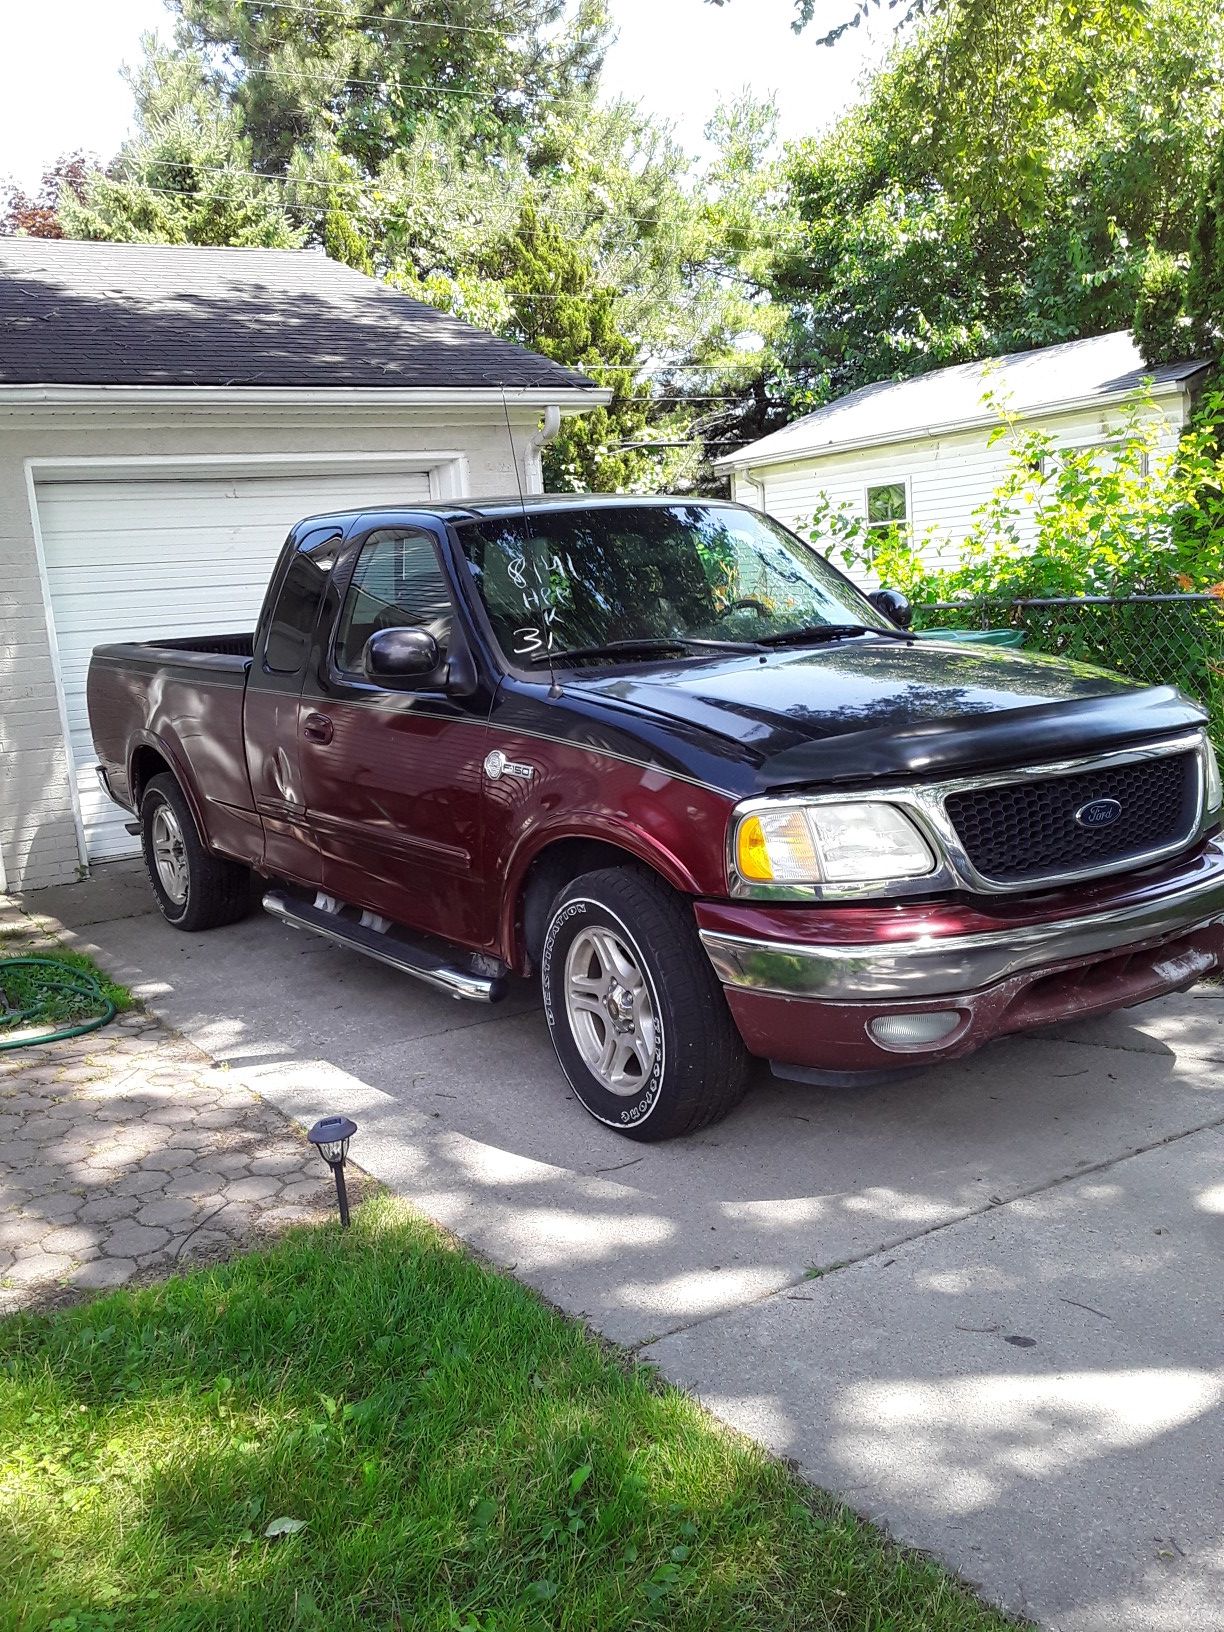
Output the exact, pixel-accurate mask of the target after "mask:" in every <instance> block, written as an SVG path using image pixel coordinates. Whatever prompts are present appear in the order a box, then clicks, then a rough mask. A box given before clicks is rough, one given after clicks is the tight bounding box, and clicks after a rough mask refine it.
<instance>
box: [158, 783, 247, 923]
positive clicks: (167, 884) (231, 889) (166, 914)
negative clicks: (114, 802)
mask: <svg viewBox="0 0 1224 1632" xmlns="http://www.w3.org/2000/svg"><path fill="white" fill-rule="evenodd" d="M140 844H141V849H142V850H143V852H144V863H145V867H146V868H147V869H148V874H149V882H150V883H151V884H152V886H153V894H154V895H155V896H156V897H157V904H158V906H159V907H160V908H161V914H162V917H163V918H164V919H165V920H166V922H167V923H168V924H173V925H174V927H175V929H185V930H188V931H196V930H202V929H218V928H219V927H220V926H221V925H222V924H233V923H237V921H238V919H239V918H245V917H246V915H247V913H248V912H249V911H250V907H251V874H250V869H249V868H247V867H243V866H242V865H241V863H240V862H237V861H229V860H227V859H226V857H224V856H215V855H213V853H212V851H211V850H206V849H205V848H204V846H203V844H202V843H201V842H200V836H199V834H198V833H197V832H196V824H195V818H194V816H192V814H191V806H190V805H189V804H188V803H187V801H186V799H185V798H184V797H183V790H182V789H181V788H180V787H179V785H178V783H177V782H176V781H175V779H174V777H173V776H171V775H169V773H163V774H162V775H161V776H155V777H152V778H151V779H150V781H149V785H148V786H147V787H146V788H145V790H144V793H143V794H142V795H141V799H140Z"/></svg>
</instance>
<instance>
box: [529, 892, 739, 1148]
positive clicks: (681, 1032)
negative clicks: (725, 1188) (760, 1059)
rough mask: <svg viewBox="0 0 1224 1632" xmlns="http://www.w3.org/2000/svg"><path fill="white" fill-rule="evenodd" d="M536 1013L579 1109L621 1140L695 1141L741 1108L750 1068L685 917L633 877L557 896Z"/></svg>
mask: <svg viewBox="0 0 1224 1632" xmlns="http://www.w3.org/2000/svg"><path fill="white" fill-rule="evenodd" d="M540 981H541V986H542V989H543V996H544V1013H545V1016H546V1018H547V1020H548V1029H549V1032H550V1034H551V1036H552V1041H553V1047H554V1048H555V1049H556V1051H557V1058H558V1060H559V1061H560V1064H561V1069H562V1070H563V1071H564V1072H565V1075H566V1077H567V1078H568V1080H569V1083H570V1086H571V1087H572V1088H573V1090H574V1094H575V1096H576V1098H577V1099H578V1102H579V1104H580V1105H581V1106H582V1107H583V1109H584V1110H586V1111H588V1112H589V1113H590V1115H591V1116H593V1117H594V1118H595V1119H596V1121H598V1122H602V1123H604V1124H605V1126H607V1127H610V1128H615V1129H616V1131H617V1132H618V1133H623V1134H624V1135H625V1136H626V1137H627V1138H629V1139H639V1140H642V1141H656V1140H660V1139H673V1138H676V1137H677V1136H678V1135H680V1134H685V1133H693V1132H695V1131H696V1130H697V1129H698V1128H704V1127H707V1126H708V1125H709V1124H710V1123H711V1122H717V1121H718V1120H719V1119H720V1118H721V1117H724V1116H726V1114H727V1112H728V1111H730V1110H731V1109H732V1107H733V1106H735V1105H736V1104H738V1103H739V1101H740V1100H741V1099H742V1098H743V1095H744V1092H745V1090H746V1088H747V1086H748V1072H749V1061H748V1054H747V1050H746V1049H745V1048H744V1045H743V1042H742V1041H741V1039H740V1035H739V1033H738V1032H737V1031H736V1029H735V1025H734V1023H733V1021H732V1019H731V1014H730V1011H729V1010H728V1008H727V1004H726V999H725V998H724V997H723V992H722V987H721V985H720V984H719V981H718V978H717V977H716V975H715V973H714V971H713V969H712V968H711V967H710V962H709V959H708V958H707V957H706V954H705V951H704V949H703V948H702V945H701V942H700V941H699V939H698V937H697V932H696V929H695V926H694V924H693V915H692V908H691V907H690V905H689V903H688V902H687V901H686V900H685V899H684V898H683V897H681V896H678V895H676V894H675V893H674V891H672V890H670V889H668V888H667V886H666V885H665V884H663V883H662V882H661V881H660V880H658V879H656V878H655V877H654V876H653V874H650V873H647V872H645V871H644V870H642V869H639V868H636V867H608V868H603V869H601V870H600V871H599V872H594V873H586V874H584V875H583V876H582V877H581V878H577V879H575V880H574V882H573V883H572V884H569V885H567V886H566V888H565V889H563V890H562V891H561V893H560V894H559V895H558V896H557V899H556V901H555V902H554V903H553V906H552V910H551V912H550V914H549V922H548V928H547V930H546V932H545V935H544V949H543V952H542V954H541V957H540Z"/></svg>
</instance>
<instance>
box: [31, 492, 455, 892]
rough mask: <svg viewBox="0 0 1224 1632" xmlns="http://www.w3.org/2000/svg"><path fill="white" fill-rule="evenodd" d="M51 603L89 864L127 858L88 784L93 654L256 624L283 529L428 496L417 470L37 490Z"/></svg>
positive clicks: (126, 842) (120, 835)
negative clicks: (88, 685) (108, 646)
mask: <svg viewBox="0 0 1224 1632" xmlns="http://www.w3.org/2000/svg"><path fill="white" fill-rule="evenodd" d="M37 495H38V517H39V524H40V527H41V531H42V538H43V551H44V554H45V557H46V563H47V579H48V586H49V589H50V593H51V609H52V612H53V614H54V618H55V632H56V637H57V640H58V644H59V656H60V670H61V673H62V675H63V681H64V693H65V700H66V703H67V711H68V725H69V741H70V747H71V754H72V763H73V767H74V774H75V776H76V782H77V789H78V792H79V795H80V801H81V814H82V818H83V821H84V827H85V841H86V845H87V848H88V851H89V856H90V859H91V860H94V861H106V860H110V859H112V858H114V857H118V856H129V855H133V854H135V853H136V851H138V850H139V848H140V846H139V842H138V841H137V840H135V839H133V838H132V836H131V835H130V834H129V833H126V832H125V831H124V827H123V824H124V822H125V821H128V820H130V818H129V817H128V816H126V815H125V814H124V813H123V812H122V811H121V810H119V808H118V806H116V805H113V804H112V803H111V802H110V800H109V799H107V797H106V796H105V794H104V793H103V792H102V790H101V788H100V787H99V786H98V782H97V778H96V776H95V774H94V765H95V763H96V761H95V757H94V751H93V740H92V738H91V736H90V731H89V717H88V714H87V712H86V707H85V676H86V671H87V670H88V667H89V654H90V653H91V652H92V650H93V648H94V647H95V646H101V645H104V644H105V643H106V642H108V641H116V640H153V639H156V638H157V637H159V636H164V635H207V634H226V633H233V632H237V631H241V630H249V629H253V628H254V627H255V620H256V618H257V616H258V614H259V608H260V605H261V603H262V601H263V593H264V589H265V588H266V586H267V582H268V575H269V573H270V572H271V570H272V564H273V562H274V561H275V560H276V556H277V552H278V551H279V550H280V547H281V545H282V544H283V543H284V541H285V535H286V534H287V533H288V531H289V529H290V527H291V526H292V525H293V523H294V522H295V521H297V520H299V519H300V518H301V517H302V516H308V515H311V514H314V513H316V512H318V511H323V510H339V509H352V508H356V507H358V506H360V505H363V504H381V503H387V502H391V501H404V500H413V499H427V498H428V497H429V477H428V474H427V473H425V472H421V471H412V472H406V471H402V470H401V471H396V470H394V469H389V470H371V469H369V468H367V467H365V466H362V467H361V468H360V469H356V468H355V469H353V470H351V471H349V472H347V473H343V474H341V473H333V474H330V475H293V474H286V475H279V476H266V475H265V476H242V475H238V476H233V477H228V476H215V475H211V474H210V475H208V476H191V475H187V476H183V475H180V476H175V477H165V478H160V477H159V478H157V479H149V478H146V477H143V476H142V477H140V478H130V477H124V478H123V479H115V478H112V479H109V480H90V481H59V480H56V481H51V482H40V483H39V484H38V488H37Z"/></svg>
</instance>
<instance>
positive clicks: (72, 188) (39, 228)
mask: <svg viewBox="0 0 1224 1632" xmlns="http://www.w3.org/2000/svg"><path fill="white" fill-rule="evenodd" d="M96 168H97V161H96V160H94V159H91V158H90V157H89V156H88V155H87V154H85V153H65V154H63V155H62V156H61V157H60V158H58V159H57V160H56V161H55V163H54V164H53V165H52V166H51V167H50V169H49V170H45V171H44V172H43V177H42V181H41V182H40V183H39V187H38V191H37V192H36V193H34V194H33V195H31V194H29V193H27V192H25V191H24V189H23V188H20V187H18V186H16V184H13V185H10V186H9V187H8V188H7V189H6V190H5V192H4V193H3V194H2V195H0V212H2V213H0V233H24V234H25V235H26V237H28V238H62V237H63V236H64V228H63V224H62V222H61V221H60V198H61V197H62V195H63V194H64V193H65V192H67V193H69V194H71V196H72V197H74V198H77V199H79V198H81V197H82V196H83V195H84V192H85V186H86V180H87V178H88V176H89V174H90V172H91V171H92V170H95V169H96Z"/></svg>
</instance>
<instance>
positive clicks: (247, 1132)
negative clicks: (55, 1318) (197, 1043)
mask: <svg viewBox="0 0 1224 1632" xmlns="http://www.w3.org/2000/svg"><path fill="white" fill-rule="evenodd" d="M54 949H55V942H54V940H52V939H50V938H49V937H48V936H46V935H45V934H44V933H43V932H42V931H41V930H40V929H39V928H38V926H37V925H36V924H35V923H34V922H33V921H31V920H30V919H29V918H27V917H24V916H23V915H22V914H21V913H20V912H19V911H18V910H17V909H16V907H15V906H13V905H12V904H11V902H9V901H8V900H7V899H6V898H5V897H3V896H0V956H4V955H8V956H13V955H17V954H18V953H20V952H38V953H40V954H42V953H49V954H53V953H54ZM333 1207H334V1194H333V1190H332V1184H331V1179H330V1176H329V1175H328V1173H327V1171H326V1169H325V1168H324V1167H323V1164H322V1163H321V1162H320V1161H319V1158H318V1157H317V1156H316V1155H315V1153H314V1152H313V1151H312V1150H311V1149H310V1147H309V1146H308V1145H307V1144H306V1142H305V1140H304V1139H303V1138H302V1135H301V1133H300V1131H299V1130H298V1129H297V1128H296V1127H295V1126H294V1124H293V1123H291V1122H289V1121H288V1120H287V1119H286V1118H284V1117H282V1116H281V1115H280V1114H279V1113H278V1112H276V1111H275V1110H273V1108H272V1107H271V1106H270V1105H268V1104H267V1103H266V1102H265V1101H263V1100H261V1099H259V1098H257V1097H256V1096H255V1095H254V1094H253V1093H252V1092H251V1091H250V1090H249V1089H247V1088H244V1087H242V1086H241V1085H240V1084H238V1083H237V1082H235V1081H233V1079H232V1078H231V1075H230V1073H229V1071H228V1070H227V1069H226V1068H225V1067H224V1066H220V1065H217V1064H216V1063H214V1061H212V1060H211V1059H210V1058H209V1057H208V1056H207V1055H206V1054H203V1053H201V1052H200V1050H199V1049H198V1048H195V1047H193V1046H192V1045H191V1044H190V1043H188V1042H185V1041H184V1040H183V1039H182V1038H181V1037H179V1036H177V1035H176V1034H175V1033H174V1032H172V1031H170V1030H169V1029H168V1028H167V1027H166V1026H163V1025H162V1024H161V1023H160V1022H159V1021H158V1020H156V1019H154V1018H153V1016H152V1015H150V1014H148V1013H147V1012H146V1011H145V1010H143V1009H137V1010H135V1011H134V1012H132V1013H129V1014H124V1015H120V1016H118V1018H117V1019H116V1020H115V1021H113V1022H112V1023H111V1024H110V1025H109V1026H104V1027H103V1028H102V1029H101V1030H100V1031H95V1032H91V1033H90V1034H88V1035H87V1036H84V1037H79V1038H74V1039H72V1040H69V1041H65V1042H60V1043H54V1044H50V1045H47V1046H45V1047H39V1048H25V1049H17V1050H15V1051H13V1052H11V1053H3V1054H0V1315H2V1314H9V1313H12V1312H13V1311H15V1310H18V1309H25V1308H33V1307H40V1306H44V1307H45V1306H46V1305H48V1304H52V1303H55V1302H58V1301H60V1300H62V1299H64V1298H65V1297H67V1296H71V1295H72V1294H73V1293H83V1292H89V1291H96V1290H99V1289H102V1288H105V1287H113V1286H121V1285H123V1284H124V1283H125V1282H128V1281H132V1280H134V1279H143V1278H145V1277H152V1276H155V1275H164V1274H167V1273H169V1272H170V1271H172V1270H173V1269H174V1268H175V1266H176V1265H178V1264H180V1263H185V1262H187V1261H189V1260H196V1261H198V1260H200V1259H207V1258H212V1257H220V1256H225V1255H226V1254H228V1253H230V1252H233V1251H235V1250H236V1249H237V1248H238V1247H240V1246H243V1245H245V1244H248V1243H250V1242H252V1241H253V1240H255V1239H256V1238H258V1237H259V1236H260V1235H261V1234H264V1233H266V1232H268V1231H271V1230H276V1229H278V1228H281V1227H283V1226H285V1225H288V1224H293V1223H298V1222H304V1221H308V1220H312V1219H315V1218H318V1217H320V1216H321V1215H323V1214H325V1213H327V1212H329V1211H330V1210H331V1209H332V1208H333Z"/></svg>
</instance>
